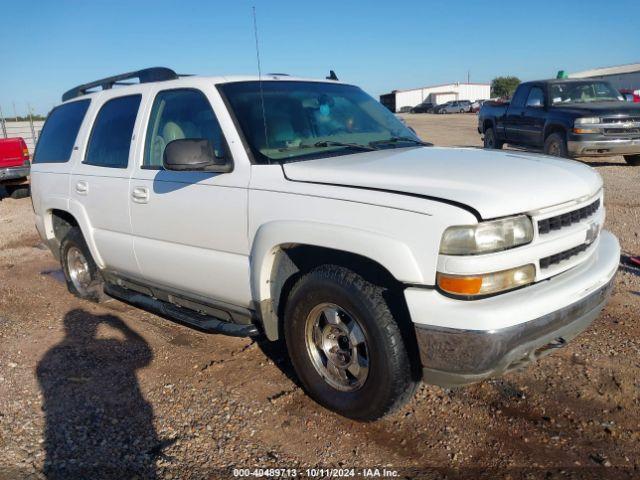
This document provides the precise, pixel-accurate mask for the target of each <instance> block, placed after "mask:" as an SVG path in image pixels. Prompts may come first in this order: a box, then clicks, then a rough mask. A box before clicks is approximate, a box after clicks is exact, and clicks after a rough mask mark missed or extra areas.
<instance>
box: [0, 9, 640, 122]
mask: <svg viewBox="0 0 640 480" xmlns="http://www.w3.org/2000/svg"><path fill="white" fill-rule="evenodd" d="M253 5H255V6H256V9H257V13H258V28H259V37H260V50H261V58H262V67H263V72H287V73H291V74H297V75H303V76H312V77H320V76H325V75H326V74H327V72H328V70H329V69H330V68H331V69H334V70H335V71H336V72H337V74H338V76H339V77H340V79H341V80H345V81H349V82H352V83H356V84H358V85H360V86H362V87H363V88H364V89H365V90H367V91H368V92H369V93H371V94H373V95H376V96H377V95H379V94H380V93H385V92H387V91H390V90H392V89H396V88H409V87H415V86H422V85H430V84H437V83H447V82H451V81H465V80H466V76H467V71H470V72H471V81H472V82H474V81H475V82H488V81H490V80H491V79H492V78H493V77H495V76H497V75H508V74H513V75H517V76H519V77H520V78H521V79H523V80H527V79H534V78H544V77H550V76H554V75H555V73H556V72H557V70H559V69H564V70H567V71H579V70H584V69H588V68H592V67H601V66H610V65H618V64H623V63H632V62H640V50H639V49H638V47H639V46H640V17H638V10H637V1H627V0H621V1H616V2H602V1H601V0H600V1H591V0H583V1H578V0H576V1H561V0H556V1H546V0H536V1H535V2H520V1H517V0H512V1H509V2H503V1H499V0H495V1H487V0H483V1H465V0H459V1H457V2H456V1H451V0H449V1H429V0H417V1H413V0H412V1H404V2H403V1H398V0H395V1H389V0H387V1H375V0H370V1H361V2H356V1H348V0H341V1H332V0H322V1H315V2H311V1H305V0H296V1H289V0H287V1H284V0H283V1H276V0H271V1H267V0H252V1H244V0H235V1H206V2H192V1H189V0H181V1H169V0H155V1H146V0H140V1H137V0H129V1H120V0H110V1H104V2H103V1H98V0H94V1H91V2H89V1H65V0H57V1H53V0H51V1H41V2H36V1H30V2H26V1H16V0H0V12H1V16H2V17H3V20H2V22H1V23H2V25H1V26H0V106H1V107H2V109H3V111H4V113H5V115H13V107H12V102H15V105H16V109H17V111H18V114H19V115H21V114H25V113H26V109H27V103H30V104H31V105H32V106H33V108H34V110H35V111H36V112H38V113H46V112H47V111H48V110H49V109H51V107H52V106H53V105H55V104H57V103H59V102H60V96H61V94H62V93H63V92H64V91H65V90H67V89H69V88H71V87H73V86H74V85H77V84H79V83H84V82H87V81H91V80H95V79H98V78H101V77H104V76H107V75H111V74H116V73H122V72H126V71H129V70H135V69H139V68H143V67H147V66H159V65H162V66H169V67H172V68H174V69H175V70H176V71H178V72H180V73H200V74H208V75H216V74H235V73H249V74H254V73H256V72H257V67H256V55H255V43H254V37H253V20H252V16H251V7H252V6H253Z"/></svg>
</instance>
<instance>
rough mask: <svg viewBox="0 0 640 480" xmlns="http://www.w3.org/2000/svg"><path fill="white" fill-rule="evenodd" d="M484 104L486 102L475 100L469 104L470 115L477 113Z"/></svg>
mask: <svg viewBox="0 0 640 480" xmlns="http://www.w3.org/2000/svg"><path fill="white" fill-rule="evenodd" d="M484 102H486V100H476V101H474V102H472V103H471V110H470V111H471V113H478V112H479V111H480V108H481V107H482V104H483V103H484Z"/></svg>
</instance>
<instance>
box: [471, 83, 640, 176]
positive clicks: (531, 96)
mask: <svg viewBox="0 0 640 480" xmlns="http://www.w3.org/2000/svg"><path fill="white" fill-rule="evenodd" d="M478 132H479V133H480V134H481V135H484V146H485V148H502V145H503V144H505V143H509V144H512V145H520V146H524V147H533V148H542V149H543V150H544V152H545V153H547V154H550V155H556V156H560V157H583V156H584V157H587V156H598V155H623V156H624V158H625V160H626V161H627V163H629V164H630V165H640V105H636V104H633V103H628V102H626V101H624V99H623V98H622V96H621V95H620V93H619V92H618V91H617V90H616V89H614V88H613V87H612V86H611V85H610V84H609V83H608V82H605V81H602V80H574V79H557V80H542V81H537V82H526V83H521V84H520V85H519V86H518V88H517V89H516V91H515V93H514V94H513V98H512V100H511V102H508V103H502V104H497V103H493V102H486V103H485V104H484V105H483V106H482V108H481V109H480V114H479V116H478Z"/></svg>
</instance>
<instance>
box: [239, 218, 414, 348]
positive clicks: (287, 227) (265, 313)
mask: <svg viewBox="0 0 640 480" xmlns="http://www.w3.org/2000/svg"><path fill="white" fill-rule="evenodd" d="M293 245H309V246H315V247H324V248H330V249H334V250H339V251H343V252H349V253H353V254H356V255H360V256H363V257H366V258H368V259H370V260H372V261H374V262H376V263H378V264H380V265H382V266H383V267H384V268H386V269H387V270H388V271H389V272H390V273H391V274H392V275H393V276H394V277H395V278H396V279H397V280H398V281H401V282H407V283H418V284H419V283H423V280H424V279H423V275H422V272H421V271H420V268H419V265H418V262H417V261H416V259H415V257H414V255H413V253H412V251H411V250H410V248H409V247H408V246H407V245H406V244H404V243H402V242H400V241H398V240H397V239H394V238H391V237H388V236H384V235H380V234H379V233H376V232H370V231H367V230H360V229H356V228H352V227H347V226H339V225H331V224H325V223H318V222H307V221H273V222H269V223H266V224H264V225H262V226H261V227H260V228H259V229H258V230H257V232H256V234H255V237H254V240H253V244H252V248H251V254H250V259H249V260H250V266H251V293H252V297H253V299H254V302H255V305H256V309H257V310H258V311H259V312H260V314H261V317H262V321H263V324H264V329H265V333H266V334H267V337H268V338H269V339H271V340H275V339H277V338H278V318H277V313H276V312H275V311H274V309H273V302H272V300H274V299H272V298H271V285H270V280H271V277H272V270H273V266H274V262H275V260H276V257H277V253H278V252H279V250H281V249H282V248H286V247H288V246H293Z"/></svg>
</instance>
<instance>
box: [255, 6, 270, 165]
mask: <svg viewBox="0 0 640 480" xmlns="http://www.w3.org/2000/svg"><path fill="white" fill-rule="evenodd" d="M252 9H253V34H254V36H255V38H256V60H257V61H258V85H259V88H260V103H261V105H262V123H263V125H264V142H265V145H266V146H267V148H269V135H268V134H267V114H266V110H265V108H264V92H263V90H262V68H261V67H260V47H259V42H258V22H257V21H256V7H255V5H254V6H253V7H252ZM267 159H269V157H268V156H267ZM269 163H271V159H269Z"/></svg>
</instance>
